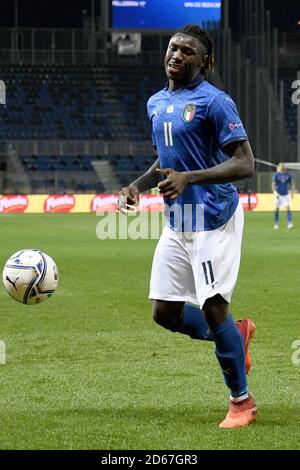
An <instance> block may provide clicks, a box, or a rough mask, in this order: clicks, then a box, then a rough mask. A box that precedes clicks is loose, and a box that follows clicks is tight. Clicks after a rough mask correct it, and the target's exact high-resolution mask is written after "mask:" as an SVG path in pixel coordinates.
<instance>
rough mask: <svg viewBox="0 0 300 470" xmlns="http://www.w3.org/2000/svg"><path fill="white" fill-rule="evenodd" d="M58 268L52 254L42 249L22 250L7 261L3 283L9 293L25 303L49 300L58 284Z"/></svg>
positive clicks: (30, 303)
mask: <svg viewBox="0 0 300 470" xmlns="http://www.w3.org/2000/svg"><path fill="white" fill-rule="evenodd" d="M58 278H59V277H58V269H57V266H56V264H55V262H54V261H53V259H52V258H50V256H48V255H47V254H46V253H43V252H42V251H40V250H21V251H18V252H17V253H14V254H13V255H12V256H11V257H10V258H9V259H8V260H7V262H6V263H5V266H4V269H3V283H4V286H5V288H6V290H7V292H8V293H9V295H10V296H11V297H12V298H13V299H15V300H17V301H18V302H22V303H23V304H27V305H32V304H37V303H40V302H44V301H45V300H47V299H48V298H49V297H50V296H51V295H52V294H53V293H54V292H55V290H56V288H57V285H58Z"/></svg>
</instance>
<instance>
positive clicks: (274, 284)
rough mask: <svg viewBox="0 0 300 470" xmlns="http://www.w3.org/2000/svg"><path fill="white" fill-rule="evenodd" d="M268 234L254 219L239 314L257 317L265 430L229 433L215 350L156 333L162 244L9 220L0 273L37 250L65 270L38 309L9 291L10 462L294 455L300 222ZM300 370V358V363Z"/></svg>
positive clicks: (3, 403)
mask: <svg viewBox="0 0 300 470" xmlns="http://www.w3.org/2000/svg"><path fill="white" fill-rule="evenodd" d="M294 219H295V220H294V222H295V228H294V229H293V230H290V231H288V230H287V229H286V221H285V217H283V215H282V216H281V227H280V229H279V230H278V231H274V230H273V215H272V214H271V213H269V214H264V213H248V214H246V225H245V234H244V244H243V257H242V265H241V270H240V276H239V280H238V284H237V287H236V290H235V293H234V297H233V303H232V309H231V310H232V312H233V314H234V316H235V318H239V317H244V316H249V317H251V318H252V319H253V320H254V321H255V323H256V325H257V331H256V334H255V338H254V341H253V343H252V346H251V352H252V358H253V369H252V371H251V373H250V377H249V383H250V390H251V392H252V393H253V395H254V396H255V398H256V400H257V402H258V406H259V418H258V421H257V423H255V424H254V425H252V426H249V427H248V428H244V429H237V430H221V429H219V428H218V424H219V422H220V421H221V420H222V419H223V418H224V416H225V414H226V413H227V408H228V392H227V389H226V387H225V385H224V383H223V378H222V376H221V372H220V370H219V367H218V365H217V361H216V359H215V355H214V347H213V344H212V343H205V342H199V341H195V340H191V339H190V338H188V337H186V336H181V335H179V334H172V333H170V332H168V331H166V330H163V329H162V328H160V327H159V326H157V325H156V324H154V323H153V321H152V319H151V307H150V302H149V300H148V283H149V275H150V267H151V261H152V255H153V251H154V248H155V244H156V241H154V240H150V241H147V240H136V241H133V240H127V241H124V240H119V241H115V240H107V241H100V240H98V239H97V237H96V225H97V222H98V219H97V217H96V216H95V215H76V214H67V215H64V214H50V215H29V214H26V215H25V214H24V215H7V216H3V215H2V216H0V226H1V231H0V240H1V250H0V262H1V266H3V264H4V262H5V261H6V259H7V258H8V256H10V255H11V254H12V253H14V252H15V251H17V250H19V249H21V248H26V247H27V248H33V247H36V248H39V249H41V250H43V251H45V252H46V253H48V254H49V255H50V256H52V257H53V258H54V259H55V261H56V262H57V264H58V267H59V271H60V285H59V288H58V290H57V292H56V293H55V294H54V296H53V297H52V298H51V299H49V300H48V301H47V302H45V303H44V304H41V305H36V306H26V305H22V304H18V303H17V302H15V301H13V300H12V299H11V298H10V297H9V296H8V295H7V293H6V292H5V290H4V287H3V286H2V287H1V288H0V305H1V307H0V315H1V323H0V340H1V341H4V342H5V345H6V352H7V363H6V364H5V365H0V374H1V392H0V423H1V438H0V448H1V449H111V450H114V449H146V450H149V449H168V450H173V449H299V448H300V441H299V429H300V399H299V398H300V393H299V392H300V385H299V384H300V380H299V379H300V366H298V367H297V366H296V365H293V363H292V354H293V352H295V351H293V349H292V343H293V342H294V341H295V340H297V339H299V340H300V313H299V271H300V248H299V247H300V214H295V215H294ZM298 357H299V356H298Z"/></svg>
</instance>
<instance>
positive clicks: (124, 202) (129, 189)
mask: <svg viewBox="0 0 300 470" xmlns="http://www.w3.org/2000/svg"><path fill="white" fill-rule="evenodd" d="M158 168H160V164H159V160H158V159H157V160H156V161H155V162H154V163H153V165H152V166H151V167H150V168H149V169H148V170H147V171H146V173H144V174H143V175H142V176H140V177H139V178H137V179H136V180H134V181H133V182H132V183H131V184H130V185H129V186H126V187H124V188H122V189H121V191H120V192H119V200H118V209H119V211H120V212H121V213H122V214H126V213H127V212H128V205H129V206H136V205H137V204H138V202H139V198H140V193H142V192H144V191H148V190H149V189H152V188H155V187H156V186H157V185H158V183H159V181H160V175H159V174H158V173H157V171H156V170H157V169H158Z"/></svg>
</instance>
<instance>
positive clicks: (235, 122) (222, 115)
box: [207, 93, 248, 147]
mask: <svg viewBox="0 0 300 470" xmlns="http://www.w3.org/2000/svg"><path fill="white" fill-rule="evenodd" d="M207 117H208V119H209V121H210V123H211V125H212V127H213V129H214V131H215V137H216V139H217V142H218V144H219V146H220V147H224V146H225V145H227V144H229V143H230V142H236V141H243V140H248V136H247V134H246V131H245V129H244V125H243V123H242V120H241V118H240V116H239V113H238V110H237V107H236V104H235V102H234V101H233V100H232V99H231V98H230V96H229V95H227V94H226V93H221V94H220V95H218V96H217V97H216V98H215V99H214V100H213V101H212V103H211V104H210V106H209V109H208V116H207Z"/></svg>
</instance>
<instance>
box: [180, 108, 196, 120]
mask: <svg viewBox="0 0 300 470" xmlns="http://www.w3.org/2000/svg"><path fill="white" fill-rule="evenodd" d="M195 114H196V105H195V103H188V104H186V105H185V107H184V110H183V114H182V117H183V120H184V121H185V122H191V121H192V120H193V119H194V117H195Z"/></svg>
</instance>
